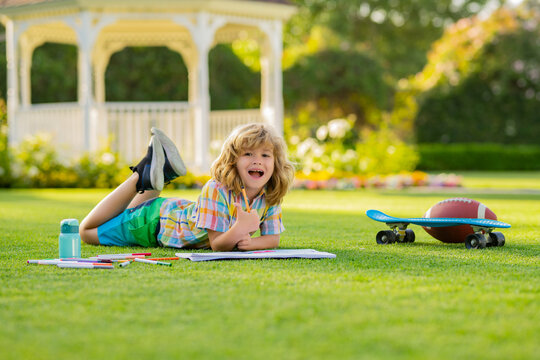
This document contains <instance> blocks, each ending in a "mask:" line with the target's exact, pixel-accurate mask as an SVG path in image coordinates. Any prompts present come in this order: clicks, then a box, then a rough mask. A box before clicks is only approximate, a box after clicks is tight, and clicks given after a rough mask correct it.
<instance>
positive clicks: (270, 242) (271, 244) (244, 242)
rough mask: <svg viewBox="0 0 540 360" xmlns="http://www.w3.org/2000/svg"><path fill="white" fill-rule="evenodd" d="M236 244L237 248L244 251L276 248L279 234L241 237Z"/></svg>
mask: <svg viewBox="0 0 540 360" xmlns="http://www.w3.org/2000/svg"><path fill="white" fill-rule="evenodd" d="M236 245H237V246H238V250H244V251H249V250H263V249H272V248H277V247H278V246H279V234H274V235H261V236H258V237H254V238H252V237H249V238H243V239H241V240H240V241H239V242H238V243H237V244H236Z"/></svg>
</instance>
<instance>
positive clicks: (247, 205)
mask: <svg viewBox="0 0 540 360" xmlns="http://www.w3.org/2000/svg"><path fill="white" fill-rule="evenodd" d="M242 194H243V195H244V201H245V202H246V209H247V211H248V212H250V211H251V209H250V208H249V200H248V197H247V194H246V189H245V188H244V187H243V186H242Z"/></svg>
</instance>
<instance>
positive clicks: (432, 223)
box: [366, 210, 510, 249]
mask: <svg viewBox="0 0 540 360" xmlns="http://www.w3.org/2000/svg"><path fill="white" fill-rule="evenodd" d="M366 215H367V216H368V217H369V218H370V219H373V220H375V221H380V222H383V223H386V225H388V226H389V227H390V229H392V230H383V231H379V232H378V233H377V237H376V240H377V244H382V245H385V244H391V243H394V242H396V241H397V242H400V243H406V242H414V239H415V235H414V231H412V230H411V229H407V226H409V224H414V225H420V226H427V227H445V226H458V225H470V226H471V227H472V228H473V230H474V234H470V235H468V236H467V238H466V239H465V246H466V247H467V249H483V248H485V247H491V246H504V243H505V238H504V235H503V234H502V233H500V232H493V230H494V229H496V228H503V229H507V228H509V227H510V224H507V223H504V222H502V221H497V220H490V219H466V218H397V217H393V216H389V215H386V214H385V213H383V212H381V211H378V210H368V211H366ZM485 234H487V236H485Z"/></svg>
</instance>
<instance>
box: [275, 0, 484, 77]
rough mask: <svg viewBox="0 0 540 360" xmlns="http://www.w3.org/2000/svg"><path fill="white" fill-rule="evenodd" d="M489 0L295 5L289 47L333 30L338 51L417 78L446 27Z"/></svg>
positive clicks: (303, 1) (336, 0)
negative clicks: (361, 53)
mask: <svg viewBox="0 0 540 360" xmlns="http://www.w3.org/2000/svg"><path fill="white" fill-rule="evenodd" d="M488 1H489V0H439V1H433V0H294V1H293V2H294V3H296V4H298V5H299V12H298V14H297V15H296V16H295V17H294V18H293V19H292V20H291V21H290V22H289V26H288V30H287V34H286V35H287V36H286V37H285V40H286V42H287V44H294V43H295V42H298V41H301V40H302V38H304V39H305V38H306V37H307V36H308V34H309V29H311V27H312V26H313V25H316V24H320V25H324V26H327V27H329V28H331V29H332V30H334V31H335V32H336V33H338V34H339V36H340V37H341V38H342V44H341V47H342V48H348V49H361V50H368V51H370V52H371V53H372V54H373V55H374V56H376V57H377V58H378V59H379V60H380V61H381V62H382V64H383V66H385V68H386V69H387V71H388V72H389V73H390V74H392V76H393V77H394V78H396V79H399V78H402V77H405V76H407V75H410V74H413V73H416V72H418V71H420V70H421V69H422V67H423V66H424V65H425V63H426V53H427V51H428V50H429V48H430V45H431V43H432V42H433V41H435V40H436V39H438V38H439V37H440V36H441V35H442V33H443V31H444V28H445V27H446V26H448V25H449V24H451V23H454V22H455V21H457V20H459V19H461V18H463V17H468V16H470V15H472V14H476V13H478V12H480V11H481V10H482V9H483V7H484V5H485V4H486V3H487V2H488Z"/></svg>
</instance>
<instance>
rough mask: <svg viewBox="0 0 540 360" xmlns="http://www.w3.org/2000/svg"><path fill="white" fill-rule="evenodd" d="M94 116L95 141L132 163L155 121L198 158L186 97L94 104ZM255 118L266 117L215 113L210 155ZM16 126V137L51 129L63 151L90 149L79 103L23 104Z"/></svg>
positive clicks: (254, 112)
mask: <svg viewBox="0 0 540 360" xmlns="http://www.w3.org/2000/svg"><path fill="white" fill-rule="evenodd" d="M94 116H95V121H93V122H92V124H93V126H96V127H97V129H90V133H91V134H94V135H93V136H96V137H100V138H101V139H93V140H92V142H93V143H94V144H102V142H103V141H102V140H103V138H107V137H108V138H109V140H110V141H111V142H110V144H111V147H112V149H113V150H114V151H117V152H119V153H120V154H121V156H122V158H123V159H125V160H126V161H128V162H130V163H131V162H133V161H137V160H139V158H140V157H142V156H143V155H144V153H145V152H146V147H147V146H148V141H149V140H150V131H149V130H150V128H151V127H152V126H156V127H158V128H160V129H161V130H163V131H164V132H165V133H166V134H167V135H168V136H169V137H170V138H171V139H172V140H173V141H174V142H175V144H176V145H177V146H178V149H179V151H180V153H181V154H182V157H183V158H184V161H185V162H186V165H188V167H189V166H193V165H194V163H195V149H196V147H195V145H196V144H195V137H194V120H193V111H192V108H191V107H190V105H189V104H188V103H187V102H109V103H105V104H103V105H100V106H97V107H96V108H94V109H93V111H92V118H94ZM252 122H263V118H262V116H261V112H260V110H259V109H247V110H220V111H212V112H210V129H209V130H210V131H209V132H210V141H211V146H210V149H209V152H210V157H211V160H213V159H214V158H215V157H216V156H217V154H218V153H219V149H220V147H221V143H222V142H223V140H224V139H225V138H226V137H227V135H228V134H229V133H230V132H231V130H232V129H234V128H235V127H237V126H239V125H243V124H248V123H252ZM14 125H16V130H15V131H14V133H15V134H16V136H15V139H14V142H20V141H21V140H23V138H24V137H25V136H27V135H35V134H37V133H50V134H51V135H52V136H53V141H54V143H55V144H58V151H59V153H61V154H63V155H69V157H73V156H75V155H77V154H80V153H82V152H83V151H84V150H85V149H84V146H85V141H84V140H85V130H84V122H83V112H82V107H81V106H80V105H79V104H78V103H55V104H36V105H32V106H29V107H25V108H21V109H20V110H19V111H18V112H17V119H16V122H15V123H14ZM10 126H11V125H10ZM98 140H99V141H98Z"/></svg>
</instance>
